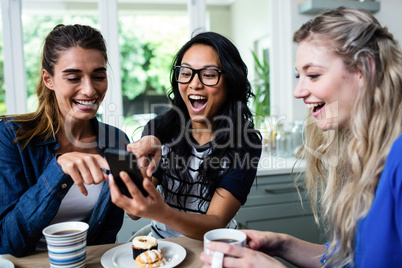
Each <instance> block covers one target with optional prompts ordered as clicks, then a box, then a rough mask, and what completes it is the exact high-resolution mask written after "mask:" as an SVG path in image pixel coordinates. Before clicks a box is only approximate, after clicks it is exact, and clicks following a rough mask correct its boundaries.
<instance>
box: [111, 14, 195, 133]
mask: <svg viewBox="0 0 402 268" xmlns="http://www.w3.org/2000/svg"><path fill="white" fill-rule="evenodd" d="M122 13H123V12H122ZM119 29H120V38H119V39H120V42H119V46H120V54H121V76H122V93H123V94H122V95H123V114H124V127H123V128H124V131H125V132H126V133H127V134H128V135H129V136H130V135H131V138H132V139H133V140H136V139H138V138H139V137H140V136H141V132H142V127H143V126H144V125H145V124H146V123H147V122H148V121H149V120H150V119H152V118H153V117H155V116H156V115H158V114H161V113H162V112H164V111H165V110H166V109H167V105H168V103H169V100H168V98H167V96H166V95H167V92H168V90H169V89H170V79H169V78H170V67H171V63H172V59H173V56H174V54H175V53H176V51H177V50H178V49H179V48H180V47H181V46H182V45H183V44H184V43H185V42H186V41H187V40H188V36H189V33H188V32H189V25H188V18H187V14H186V13H185V12H177V11H172V12H170V14H166V12H165V13H160V12H159V13H158V12H155V11H153V10H148V11H146V10H143V11H142V12H141V13H138V11H137V12H135V10H133V11H132V12H127V11H126V12H124V13H123V14H121V15H119Z"/></svg>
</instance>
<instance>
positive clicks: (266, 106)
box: [251, 50, 270, 126]
mask: <svg viewBox="0 0 402 268" xmlns="http://www.w3.org/2000/svg"><path fill="white" fill-rule="evenodd" d="M251 53H252V54H253V58H254V64H255V72H256V79H255V81H254V83H253V87H254V94H255V99H254V102H253V106H254V109H255V114H256V125H257V126H260V124H261V123H262V122H264V120H265V118H266V117H267V116H269V115H270V83H269V63H268V62H269V60H268V59H269V58H268V57H269V54H268V53H269V52H268V50H265V51H263V53H262V57H261V58H260V57H258V56H257V54H256V53H255V52H254V51H252V52H251Z"/></svg>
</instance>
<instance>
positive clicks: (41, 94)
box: [0, 24, 107, 148]
mask: <svg viewBox="0 0 402 268" xmlns="http://www.w3.org/2000/svg"><path fill="white" fill-rule="evenodd" d="M73 47H81V48H83V49H96V50H99V51H100V52H101V53H102V55H103V57H104V58H105V62H107V53H106V44H105V40H104V39H103V36H102V34H101V33H100V32H99V31H98V30H96V29H94V28H92V27H90V26H85V25H78V24H75V25H66V26H65V25H61V24H60V25H57V26H56V27H54V29H53V30H52V31H51V32H50V33H49V34H48V35H47V37H46V39H45V41H44V45H43V52H42V63H41V64H42V69H44V70H46V71H47V72H48V73H49V74H50V75H52V76H53V75H54V66H55V65H56V64H57V61H58V59H59V56H60V53H61V52H63V51H65V50H68V49H70V48H73ZM36 94H37V97H38V102H39V105H38V108H37V110H36V111H35V112H33V113H28V114H21V115H2V116H0V119H2V118H13V119H12V120H13V121H15V122H17V123H19V124H20V128H19V129H18V131H17V138H16V139H15V142H17V141H23V148H24V147H25V146H26V145H27V144H28V143H29V142H30V141H31V140H32V139H33V138H34V137H41V138H44V139H47V138H50V137H52V136H55V135H56V134H57V133H58V131H59V130H60V113H59V108H58V103H57V100H56V96H55V94H54V91H52V90H50V89H48V88H47V87H46V86H45V84H44V82H43V79H42V77H40V79H39V82H38V84H37V86H36Z"/></svg>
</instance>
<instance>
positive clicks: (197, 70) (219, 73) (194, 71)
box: [173, 65, 225, 87]
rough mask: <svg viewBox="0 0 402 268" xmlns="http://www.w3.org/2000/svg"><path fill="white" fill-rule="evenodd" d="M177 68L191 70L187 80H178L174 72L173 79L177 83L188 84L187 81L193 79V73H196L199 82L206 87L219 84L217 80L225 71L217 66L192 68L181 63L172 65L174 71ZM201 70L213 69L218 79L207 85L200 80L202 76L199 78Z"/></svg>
mask: <svg viewBox="0 0 402 268" xmlns="http://www.w3.org/2000/svg"><path fill="white" fill-rule="evenodd" d="M179 68H187V69H190V70H191V71H192V74H191V77H190V80H188V82H180V81H178V80H177V78H176V75H175V74H174V78H175V81H176V82H177V83H179V84H188V83H190V82H191V81H193V79H194V76H195V74H197V75H198V79H199V80H200V82H201V83H202V84H203V85H205V86H207V87H213V86H216V85H217V84H219V81H220V80H221V75H222V74H224V73H225V71H224V70H221V69H218V68H211V67H206V68H201V69H194V68H191V67H189V66H181V65H177V66H173V70H174V71H175V73H176V70H178V69H179ZM203 70H214V71H217V72H218V81H217V82H216V84H213V85H207V84H205V83H204V82H203V81H202V78H200V72H201V71H203Z"/></svg>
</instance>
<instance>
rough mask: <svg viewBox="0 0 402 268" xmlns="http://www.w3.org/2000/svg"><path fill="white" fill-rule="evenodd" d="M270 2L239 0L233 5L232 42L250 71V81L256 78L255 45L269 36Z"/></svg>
mask: <svg viewBox="0 0 402 268" xmlns="http://www.w3.org/2000/svg"><path fill="white" fill-rule="evenodd" d="M268 7H269V5H268V0H251V1H250V0H237V1H236V2H234V3H233V4H232V5H231V8H230V9H231V10H230V11H231V26H232V41H233V42H234V43H235V45H236V46H237V48H238V49H239V51H240V54H241V56H242V58H243V61H244V62H245V63H246V65H247V67H248V69H249V80H250V81H252V80H253V77H254V60H253V56H252V54H251V51H252V50H254V49H255V43H256V42H257V41H258V40H260V39H262V38H267V37H268V36H269V32H270V31H269V24H270V20H269V15H268V14H269V8H268Z"/></svg>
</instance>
